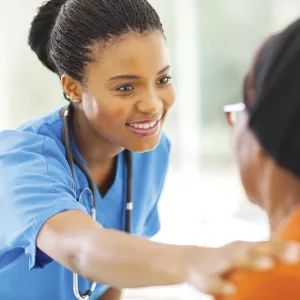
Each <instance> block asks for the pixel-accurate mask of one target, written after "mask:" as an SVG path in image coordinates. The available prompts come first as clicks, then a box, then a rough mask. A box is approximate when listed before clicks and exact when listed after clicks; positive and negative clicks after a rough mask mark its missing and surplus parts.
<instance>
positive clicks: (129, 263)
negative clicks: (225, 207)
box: [76, 229, 188, 288]
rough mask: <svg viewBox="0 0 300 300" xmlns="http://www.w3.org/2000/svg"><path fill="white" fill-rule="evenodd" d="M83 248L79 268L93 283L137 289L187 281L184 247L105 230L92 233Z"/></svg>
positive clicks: (77, 267) (77, 266)
mask: <svg viewBox="0 0 300 300" xmlns="http://www.w3.org/2000/svg"><path fill="white" fill-rule="evenodd" d="M82 246H83V247H82V248H81V249H82V250H81V251H80V254H79V255H78V257H77V259H76V269H77V272H78V273H79V274H81V275H82V276H84V277H85V278H87V279H89V280H90V281H95V282H98V283H104V284H109V285H110V286H113V287H116V288H135V287H146V286H158V285H173V284H177V283H182V282H184V281H185V280H186V274H185V273H186V270H185V269H186V262H185V261H186V257H187V251H188V247H185V246H172V245H165V244H160V243H155V242H152V241H149V240H146V239H142V238H138V237H133V236H130V235H128V234H125V233H122V232H118V231H114V230H106V229H102V230H93V231H92V232H89V233H88V235H87V237H86V241H85V242H84V243H82Z"/></svg>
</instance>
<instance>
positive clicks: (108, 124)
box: [80, 32, 175, 152]
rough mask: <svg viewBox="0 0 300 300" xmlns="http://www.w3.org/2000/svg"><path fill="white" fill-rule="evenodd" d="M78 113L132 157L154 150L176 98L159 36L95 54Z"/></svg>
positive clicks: (125, 41)
mask: <svg viewBox="0 0 300 300" xmlns="http://www.w3.org/2000/svg"><path fill="white" fill-rule="evenodd" d="M93 55H94V57H95V59H97V62H93V63H90V64H89V65H88V66H87V68H86V72H85V73H86V75H85V84H84V89H83V92H82V100H81V104H80V108H81V109H82V110H83V111H84V113H85V115H86V117H87V120H88V122H89V124H90V126H91V127H92V129H93V130H94V131H95V132H96V133H97V134H98V135H99V136H100V137H101V138H105V139H106V140H108V141H109V142H110V143H113V144H117V145H120V146H122V147H124V148H126V149H128V150H130V151H135V152H144V151H149V150H152V149H154V148H155V147H156V146H157V145H158V143H159V141H160V136H161V129H162V126H163V124H164V120H165V117H166V114H167V112H168V110H169V109H170V107H171V106H172V105H173V102H174V98H175V93H174V87H173V84H172V82H171V73H170V72H171V70H170V59H169V54H168V49H167V46H166V42H165V38H164V37H163V35H162V34H161V33H160V32H151V33H148V34H138V33H135V32H131V33H128V34H126V35H124V36H123V37H122V38H119V39H117V40H113V41H112V42H109V43H108V44H106V45H105V46H103V45H101V44H99V45H96V46H95V47H94V48H93Z"/></svg>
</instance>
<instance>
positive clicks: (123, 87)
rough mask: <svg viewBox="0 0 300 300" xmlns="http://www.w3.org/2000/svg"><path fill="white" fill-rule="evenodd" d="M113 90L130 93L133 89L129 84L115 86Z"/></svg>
mask: <svg viewBox="0 0 300 300" xmlns="http://www.w3.org/2000/svg"><path fill="white" fill-rule="evenodd" d="M115 90H116V91H118V92H130V91H132V90H134V87H133V86H132V85H131V84H123V85H120V86H117V87H116V88H115Z"/></svg>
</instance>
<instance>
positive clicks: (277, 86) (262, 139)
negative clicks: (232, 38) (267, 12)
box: [216, 20, 300, 300]
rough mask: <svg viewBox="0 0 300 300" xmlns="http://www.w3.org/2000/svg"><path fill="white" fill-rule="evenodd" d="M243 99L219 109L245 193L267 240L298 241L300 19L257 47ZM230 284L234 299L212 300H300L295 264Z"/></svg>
mask: <svg viewBox="0 0 300 300" xmlns="http://www.w3.org/2000/svg"><path fill="white" fill-rule="evenodd" d="M243 100H244V101H243V103H240V104H236V105H228V106H226V107H225V108H224V110H225V112H226V116H227V120H228V121H229V123H230V124H231V125H232V126H233V145H234V153H235V156H236V160H237V163H238V166H239V170H240V174H241V179H242V183H243V186H244V188H245V191H246V193H247V195H248V197H249V199H250V200H251V201H252V202H253V203H255V204H257V205H259V206H261V207H262V208H263V209H264V210H265V211H266V212H267V214H268V217H269V222H270V228H271V235H272V237H274V238H278V239H281V240H297V241H300V20H297V21H296V22H294V23H293V24H292V25H290V26H289V27H288V28H286V29H285V30H284V31H282V32H281V33H279V34H276V35H273V36H271V37H270V38H269V39H267V40H266V41H265V42H264V43H263V45H262V46H261V47H260V49H259V50H258V52H257V53H256V55H255V57H254V61H253V65H252V67H251V69H250V71H249V72H248V74H247V76H246V79H245V84H244V99H243ZM229 279H230V280H231V281H232V282H233V283H235V285H236V288H237V292H236V294H235V295H233V296H227V297H216V299H217V300H271V299H272V300H299V299H300V265H282V264H279V263H278V264H277V265H276V266H275V268H274V269H272V270H269V271H264V272H255V271H237V272H234V273H232V274H230V276H229Z"/></svg>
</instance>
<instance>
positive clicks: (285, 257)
mask: <svg viewBox="0 0 300 300" xmlns="http://www.w3.org/2000/svg"><path fill="white" fill-rule="evenodd" d="M252 252H253V255H254V256H257V257H262V256H270V257H272V258H273V259H275V260H276V261H280V262H282V263H287V264H295V263H298V262H300V244H299V243H297V242H294V241H288V242H282V241H270V242H262V243H259V244H258V245H257V247H255V248H253V250H252Z"/></svg>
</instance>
